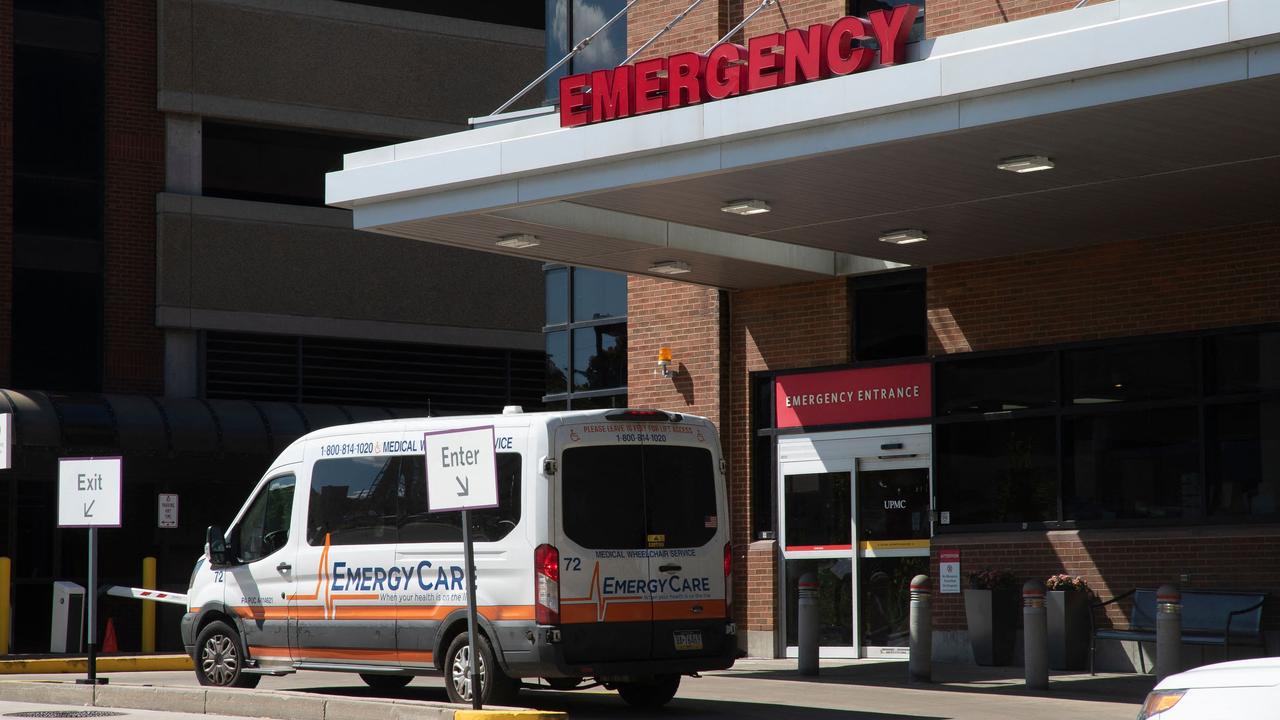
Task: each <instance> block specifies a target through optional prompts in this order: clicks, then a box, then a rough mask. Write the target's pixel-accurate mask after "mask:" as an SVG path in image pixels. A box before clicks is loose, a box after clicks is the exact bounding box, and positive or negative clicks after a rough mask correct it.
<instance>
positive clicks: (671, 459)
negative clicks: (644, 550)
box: [644, 445, 720, 548]
mask: <svg viewBox="0 0 1280 720" xmlns="http://www.w3.org/2000/svg"><path fill="white" fill-rule="evenodd" d="M644 477H645V493H646V496H645V510H646V513H645V514H646V516H647V522H646V524H645V533H646V534H647V535H649V536H650V537H652V536H654V535H659V536H661V537H662V539H661V540H660V541H659V542H660V543H661V544H662V547H668V548H695V547H702V546H703V545H706V544H707V543H708V542H710V540H711V538H713V537H714V536H715V534H716V528H717V527H718V526H719V524H720V518H719V515H718V513H717V512H716V480H715V477H716V468H715V463H714V462H713V461H712V455H711V451H710V450H707V449H705V448H699V447H681V446H678V445H649V446H645V448H644Z"/></svg>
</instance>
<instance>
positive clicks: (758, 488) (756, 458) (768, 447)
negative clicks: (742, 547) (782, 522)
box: [751, 436, 776, 540]
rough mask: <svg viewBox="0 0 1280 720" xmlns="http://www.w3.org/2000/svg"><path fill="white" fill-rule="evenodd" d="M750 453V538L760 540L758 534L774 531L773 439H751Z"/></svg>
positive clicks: (766, 437)
mask: <svg viewBox="0 0 1280 720" xmlns="http://www.w3.org/2000/svg"><path fill="white" fill-rule="evenodd" d="M751 442H752V453H751V537H752V539H754V540H760V539H761V537H760V533H761V532H764V531H770V532H773V531H776V528H775V527H774V525H773V488H774V481H773V467H774V456H773V447H774V446H773V438H772V437H768V436H765V437H756V438H753V439H752V441H751Z"/></svg>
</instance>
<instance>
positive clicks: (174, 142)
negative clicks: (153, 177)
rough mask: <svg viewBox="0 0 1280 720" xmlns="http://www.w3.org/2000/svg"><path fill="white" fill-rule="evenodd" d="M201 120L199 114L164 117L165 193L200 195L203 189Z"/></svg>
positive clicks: (171, 114)
mask: <svg viewBox="0 0 1280 720" xmlns="http://www.w3.org/2000/svg"><path fill="white" fill-rule="evenodd" d="M202 126H203V121H202V119H201V118H200V116H198V115H177V114H174V113H169V114H167V115H165V116H164V191H165V192H171V193H181V194H183V195H199V194H201V193H202V192H203V188H204V179H203V178H204V175H203V173H204V163H203V156H204V150H203V139H202V137H201V128H202Z"/></svg>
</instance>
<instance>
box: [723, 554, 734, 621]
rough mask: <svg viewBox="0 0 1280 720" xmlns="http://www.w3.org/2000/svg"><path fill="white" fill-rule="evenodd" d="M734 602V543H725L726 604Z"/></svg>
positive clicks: (727, 605) (726, 605)
mask: <svg viewBox="0 0 1280 720" xmlns="http://www.w3.org/2000/svg"><path fill="white" fill-rule="evenodd" d="M732 604H733V545H732V544H731V543H725V544H724V606H725V607H726V608H727V607H729V606H730V605H732Z"/></svg>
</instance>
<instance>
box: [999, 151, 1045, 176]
mask: <svg viewBox="0 0 1280 720" xmlns="http://www.w3.org/2000/svg"><path fill="white" fill-rule="evenodd" d="M996 167H997V168H999V169H1000V170H1006V171H1008V172H1013V173H1029V172H1040V171H1041V170H1052V169H1053V161H1052V160H1050V159H1049V158H1047V157H1045V156H1043V155H1022V156H1019V157H1011V158H1006V159H1004V160H1001V161H1000V162H998V163H996Z"/></svg>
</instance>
